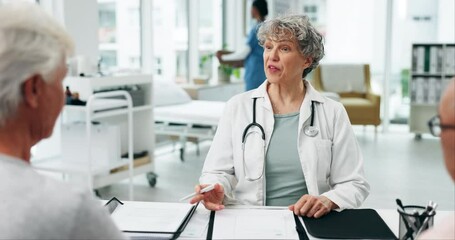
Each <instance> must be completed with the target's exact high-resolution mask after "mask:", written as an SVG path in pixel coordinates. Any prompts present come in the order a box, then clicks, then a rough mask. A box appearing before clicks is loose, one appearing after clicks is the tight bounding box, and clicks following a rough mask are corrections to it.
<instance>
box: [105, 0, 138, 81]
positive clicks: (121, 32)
mask: <svg viewBox="0 0 455 240" xmlns="http://www.w3.org/2000/svg"><path fill="white" fill-rule="evenodd" d="M140 9H141V6H140V0H130V1H117V0H98V17H99V30H98V39H99V49H100V56H101V59H100V60H101V70H102V71H103V72H106V71H107V72H116V71H130V70H139V69H140V68H141V24H140V23H141V21H140V18H141V14H140Z"/></svg>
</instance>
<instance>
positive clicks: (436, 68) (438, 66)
mask: <svg viewBox="0 0 455 240" xmlns="http://www.w3.org/2000/svg"><path fill="white" fill-rule="evenodd" d="M441 72H442V47H440V46H431V47H430V73H434V74H439V73H441Z"/></svg>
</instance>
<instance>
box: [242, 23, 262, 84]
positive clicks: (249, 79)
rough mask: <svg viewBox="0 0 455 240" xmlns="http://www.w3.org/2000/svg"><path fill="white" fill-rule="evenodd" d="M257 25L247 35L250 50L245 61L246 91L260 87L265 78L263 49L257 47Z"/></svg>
mask: <svg viewBox="0 0 455 240" xmlns="http://www.w3.org/2000/svg"><path fill="white" fill-rule="evenodd" d="M259 26H260V25H259V24H257V25H255V26H254V27H253V28H252V29H251V31H250V33H249V34H248V39H247V44H248V46H250V48H251V52H250V53H249V54H248V56H247V57H246V59H245V88H246V91H249V90H252V89H255V88H257V87H259V85H261V84H262V83H263V82H264V80H265V79H266V77H265V72H264V59H263V56H262V55H263V53H264V48H262V47H261V46H260V45H259V40H258V38H257V35H256V33H257V30H258V29H259Z"/></svg>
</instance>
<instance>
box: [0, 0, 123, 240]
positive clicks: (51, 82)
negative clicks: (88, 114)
mask: <svg viewBox="0 0 455 240" xmlns="http://www.w3.org/2000/svg"><path fill="white" fill-rule="evenodd" d="M72 48H73V43H72V41H71V39H70V37H69V35H68V34H67V33H66V32H65V30H64V29H63V28H62V27H61V26H60V25H59V24H58V23H56V21H54V20H53V19H52V18H51V17H50V16H48V15H47V14H46V13H45V12H44V11H43V10H42V9H41V8H40V7H38V6H37V5H34V4H26V3H20V4H17V3H16V4H5V5H0V239H123V238H125V237H124V236H123V235H122V233H121V232H120V231H119V230H118V228H117V227H116V226H115V224H114V223H113V222H112V220H111V219H110V217H109V215H108V213H107V211H106V210H105V209H103V207H102V206H101V204H100V203H99V202H98V201H96V200H95V199H93V198H92V197H91V196H90V195H89V193H85V192H82V191H76V190H72V189H70V188H69V187H68V186H67V185H65V184H64V183H60V182H57V181H54V180H51V179H48V178H46V177H44V176H41V175H39V174H38V173H36V172H35V171H33V169H32V168H31V167H30V148H31V147H32V146H33V145H34V144H36V143H37V142H39V141H40V140H41V139H43V138H47V137H49V136H50V135H51V133H52V129H53V126H54V124H55V120H56V118H57V116H58V115H59V113H60V111H61V109H62V107H63V101H64V95H63V86H62V81H63V78H64V77H65V75H66V72H67V70H66V64H65V61H66V57H67V56H68V55H69V54H70V52H71V51H72Z"/></svg>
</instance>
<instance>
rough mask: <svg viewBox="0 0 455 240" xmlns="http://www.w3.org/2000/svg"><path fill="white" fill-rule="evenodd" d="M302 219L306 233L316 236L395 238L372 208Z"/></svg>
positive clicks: (334, 237)
mask: <svg viewBox="0 0 455 240" xmlns="http://www.w3.org/2000/svg"><path fill="white" fill-rule="evenodd" d="M302 220H303V222H304V223H305V227H306V229H307V231H308V233H309V234H310V235H311V236H314V237H317V238H330V239H397V237H396V236H395V234H393V232H392V231H391V230H390V228H389V226H387V224H386V223H385V222H384V220H382V218H381V216H379V214H378V213H377V212H376V211H375V210H373V209H346V210H343V211H341V212H336V211H332V212H330V213H329V214H327V215H325V216H323V217H321V218H318V219H316V218H308V217H302ZM298 222H300V221H298ZM296 224H297V223H296Z"/></svg>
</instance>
